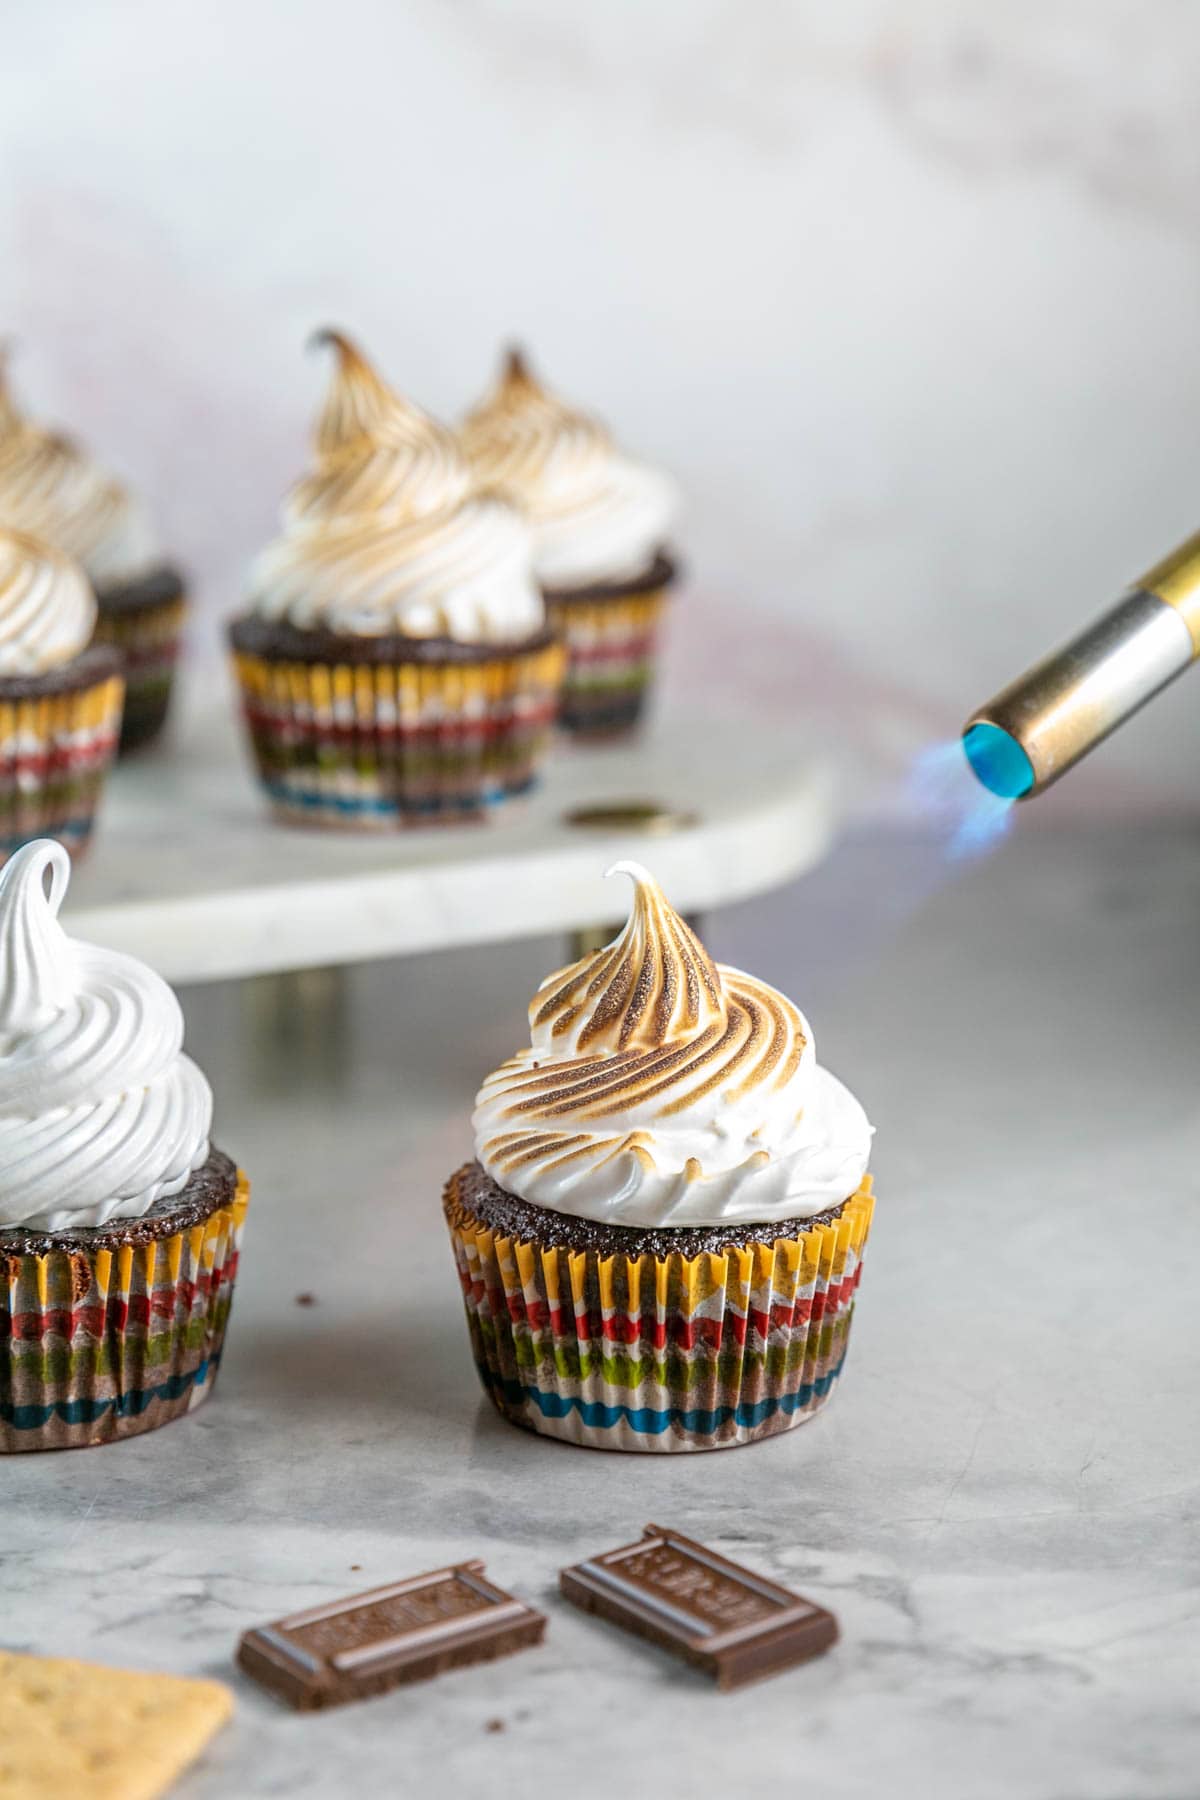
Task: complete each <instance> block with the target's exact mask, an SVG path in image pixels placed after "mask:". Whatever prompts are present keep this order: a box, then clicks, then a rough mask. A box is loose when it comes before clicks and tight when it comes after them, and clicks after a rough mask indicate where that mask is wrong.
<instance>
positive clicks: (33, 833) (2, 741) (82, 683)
mask: <svg viewBox="0 0 1200 1800" xmlns="http://www.w3.org/2000/svg"><path fill="white" fill-rule="evenodd" d="M123 692H124V683H123V680H122V677H121V665H120V659H119V657H118V656H117V655H116V654H115V652H114V651H112V650H105V649H99V648H93V649H90V650H85V651H84V653H83V655H82V656H77V657H76V658H75V659H74V661H72V662H69V663H66V664H64V665H63V666H62V667H61V668H58V669H52V670H50V671H49V672H48V673H46V674H45V675H29V676H25V675H13V676H6V677H3V678H0V863H4V862H6V861H7V860H8V858H9V857H10V856H11V855H12V853H13V851H14V850H19V849H20V847H21V845H22V844H28V843H30V842H31V841H32V840H33V839H34V838H39V837H48V838H54V839H55V840H56V841H57V842H58V843H60V844H62V845H63V846H64V848H65V849H67V850H69V851H70V852H71V854H72V856H79V855H80V854H81V853H82V852H83V850H84V849H85V848H86V847H87V843H88V840H89V838H90V837H91V834H92V826H93V823H94V820H95V815H96V808H97V805H98V804H99V800H100V794H101V791H102V790H103V787H104V781H105V777H106V776H107V774H108V771H109V768H110V766H111V764H112V760H113V757H114V756H115V754H116V749H117V736H118V733H119V731H120V726H121V703H122V696H123Z"/></svg>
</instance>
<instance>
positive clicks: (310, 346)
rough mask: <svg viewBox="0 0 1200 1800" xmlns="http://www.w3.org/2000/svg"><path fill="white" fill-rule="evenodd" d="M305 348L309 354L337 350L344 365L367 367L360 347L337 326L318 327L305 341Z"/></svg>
mask: <svg viewBox="0 0 1200 1800" xmlns="http://www.w3.org/2000/svg"><path fill="white" fill-rule="evenodd" d="M304 348H305V349H306V350H307V351H309V352H312V351H314V350H326V349H329V350H336V351H337V353H338V356H339V357H340V358H341V360H342V362H343V364H345V363H359V364H361V365H363V366H366V362H367V359H366V357H365V356H364V355H363V353H362V351H361V350H360V349H359V347H358V345H357V344H356V343H355V342H354V339H353V338H351V337H348V336H347V334H346V333H345V332H344V331H342V330H340V329H339V327H338V326H336V325H318V326H317V329H316V330H315V331H312V332H310V333H309V335H308V337H307V339H306V340H305V344H304Z"/></svg>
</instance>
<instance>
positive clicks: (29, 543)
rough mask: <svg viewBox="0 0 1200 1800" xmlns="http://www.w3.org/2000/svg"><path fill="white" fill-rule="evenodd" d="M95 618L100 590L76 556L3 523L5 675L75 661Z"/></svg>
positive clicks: (1, 659)
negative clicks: (96, 590)
mask: <svg viewBox="0 0 1200 1800" xmlns="http://www.w3.org/2000/svg"><path fill="white" fill-rule="evenodd" d="M95 623H96V599H95V595H94V594H93V593H92V590H91V588H90V587H89V586H88V583H87V581H86V579H85V577H84V574H83V571H82V570H81V569H79V568H77V567H76V565H75V564H74V563H73V562H72V561H71V559H70V557H68V556H64V555H63V553H62V551H61V550H54V549H52V548H51V547H50V545H49V544H44V543H42V542H40V541H39V539H37V538H34V537H30V536H29V535H28V533H27V532H24V531H9V530H6V529H5V528H4V527H2V526H0V677H3V676H6V675H44V674H46V673H47V671H49V670H50V669H57V668H59V667H61V665H62V664H63V663H67V662H70V661H71V660H72V659H73V658H74V657H76V656H78V655H79V653H80V651H81V650H84V649H86V647H87V645H88V643H89V641H90V639H91V635H92V631H93V629H94V627H95Z"/></svg>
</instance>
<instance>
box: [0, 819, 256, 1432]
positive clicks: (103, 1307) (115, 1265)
mask: <svg viewBox="0 0 1200 1800" xmlns="http://www.w3.org/2000/svg"><path fill="white" fill-rule="evenodd" d="M69 877H70V863H69V860H68V858H67V856H66V853H65V852H64V851H63V849H62V847H61V845H59V844H55V843H52V842H49V841H47V840H41V841H39V842H36V843H32V844H27V845H25V846H24V847H23V848H22V849H20V850H18V851H17V853H16V854H15V855H14V856H13V857H12V858H11V859H10V860H9V862H8V863H7V865H6V866H5V868H4V869H3V870H0V1451H14V1450H56V1449H64V1448H69V1447H73V1446H77V1445H84V1444H99V1443H106V1442H109V1441H111V1440H112V1439H114V1438H121V1437H131V1436H134V1435H135V1434H137V1433H140V1432H144V1431H150V1430H153V1429H154V1428H155V1427H156V1426H158V1425H164V1424H166V1423H167V1422H168V1421H169V1420H172V1419H176V1418H178V1417H180V1416H181V1415H182V1414H183V1413H185V1412H187V1411H189V1410H190V1409H191V1408H192V1407H194V1406H196V1405H197V1404H198V1402H199V1401H200V1400H202V1399H203V1398H204V1397H205V1396H206V1395H207V1394H208V1393H210V1392H211V1391H212V1385H213V1382H214V1380H215V1378H216V1371H217V1364H218V1362H219V1360H220V1355H221V1349H222V1345H223V1342H224V1337H225V1327H226V1323H227V1320H228V1316H229V1307H230V1301H231V1298H232V1293H233V1284H234V1279H235V1277H236V1274H237V1262H238V1247H239V1244H240V1240H241V1232H242V1222H243V1219H244V1218H245V1213H246V1206H247V1203H248V1197H249V1189H248V1185H247V1182H246V1178H245V1176H244V1175H242V1174H241V1172H240V1171H239V1170H238V1169H237V1168H236V1167H235V1165H234V1164H233V1163H232V1162H231V1161H230V1159H229V1158H228V1157H227V1156H225V1155H224V1154H223V1153H222V1152H221V1151H220V1150H218V1149H217V1148H216V1147H215V1146H214V1145H213V1144H212V1143H211V1141H210V1136H209V1133H210V1129H211V1124H212V1093H211V1090H210V1088H209V1085H208V1082H207V1081H206V1080H205V1078H204V1076H203V1075H202V1074H201V1072H200V1070H199V1069H198V1068H197V1067H196V1065H195V1064H194V1063H193V1062H192V1061H191V1060H190V1059H189V1058H188V1057H186V1056H185V1055H184V1054H183V1050H182V1046H183V1016H182V1014H181V1012H180V1010H179V1003H178V1001H177V1000H176V998H175V996H174V994H173V993H172V992H171V990H170V988H169V987H168V986H167V984H166V982H165V981H163V980H162V979H161V978H160V977H159V976H158V975H155V974H154V973H153V971H152V970H150V969H148V968H147V967H146V966H145V965H144V964H143V963H140V962H137V961H135V959H134V958H133V957H130V956H122V955H119V954H117V953H116V952H115V951H111V950H102V949H99V948H97V947H96V946H94V945H91V944H83V943H79V942H77V941H75V940H74V939H72V938H70V937H68V936H67V934H66V932H65V931H64V930H63V928H62V926H61V924H60V923H59V920H58V911H59V907H60V906H61V904H62V900H63V896H64V894H65V892H66V889H67V884H68V880H69Z"/></svg>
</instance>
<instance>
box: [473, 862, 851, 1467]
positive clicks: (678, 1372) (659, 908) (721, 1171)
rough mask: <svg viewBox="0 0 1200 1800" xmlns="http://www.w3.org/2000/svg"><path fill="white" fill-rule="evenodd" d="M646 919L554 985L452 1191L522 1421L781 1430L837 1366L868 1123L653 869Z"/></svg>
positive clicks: (693, 1436)
mask: <svg viewBox="0 0 1200 1800" xmlns="http://www.w3.org/2000/svg"><path fill="white" fill-rule="evenodd" d="M610 873H614V874H617V873H619V874H624V875H627V876H629V877H630V879H631V880H632V881H633V884H634V898H633V908H632V911H631V913H630V918H629V923H628V924H627V926H626V927H625V930H624V931H623V932H622V933H621V934H620V936H619V937H618V938H617V939H616V940H615V941H614V942H613V943H611V944H609V945H608V946H607V947H606V948H605V949H603V950H599V951H597V952H596V953H595V954H594V955H592V956H587V957H584V958H583V959H582V961H580V962H577V963H574V964H572V965H571V967H569V968H566V969H561V970H560V971H559V972H558V973H557V974H555V975H551V976H549V977H548V979H547V980H546V981H544V982H543V983H542V985H541V987H540V988H539V989H538V991H537V993H536V994H535V995H534V998H533V1000H532V1002H531V1004H530V1008H529V1022H530V1040H531V1041H530V1043H529V1045H528V1047H527V1048H526V1049H524V1050H521V1051H519V1052H518V1053H517V1055H516V1056H514V1057H512V1058H511V1059H510V1061H508V1062H506V1063H504V1064H503V1065H502V1066H501V1067H500V1068H499V1069H497V1070H496V1071H495V1072H494V1073H493V1074H491V1075H489V1076H488V1078H487V1080H486V1081H485V1082H484V1084H483V1087H482V1088H481V1089H480V1092H479V1095H478V1098H477V1100H476V1108H475V1116H474V1129H475V1159H474V1161H472V1162H470V1163H467V1164H466V1165H464V1167H462V1168H461V1169H459V1170H458V1171H457V1172H456V1173H455V1174H454V1175H452V1176H451V1178H450V1181H449V1183H448V1184H447V1187H446V1192H445V1197H444V1208H445V1214H446V1220H447V1224H448V1225H449V1228H450V1237H451V1241H452V1243H453V1247H454V1256H455V1261H456V1263H457V1265H458V1273H459V1279H460V1281H461V1284H462V1290H463V1297H464V1300H465V1303H466V1313H467V1327H468V1330H469V1333H470V1338H471V1346H472V1350H473V1352H474V1356H475V1362H476V1365H477V1367H478V1370H479V1374H480V1378H481V1380H482V1382H483V1385H484V1388H485V1390H486V1392H487V1393H488V1394H489V1395H490V1396H491V1398H492V1400H493V1401H494V1402H495V1404H496V1406H497V1407H498V1409H499V1410H500V1412H501V1413H502V1414H503V1415H504V1417H505V1418H507V1419H509V1420H511V1421H512V1422H513V1423H514V1424H516V1425H523V1426H526V1427H527V1428H528V1429H529V1430H531V1431H536V1432H540V1433H542V1434H543V1435H545V1436H548V1437H557V1438H565V1439H567V1440H569V1441H570V1442H571V1443H576V1444H586V1445H590V1446H593V1447H596V1448H600V1449H610V1450H656V1451H658V1450H716V1449H721V1448H723V1447H725V1446H727V1445H734V1444H746V1443H750V1442H752V1441H754V1440H755V1439H757V1438H761V1437H769V1436H773V1435H774V1434H775V1433H777V1432H780V1431H786V1430H788V1429H789V1428H790V1427H791V1426H793V1425H796V1424H798V1423H799V1422H800V1421H801V1420H802V1419H807V1418H811V1417H812V1415H813V1414H814V1413H815V1412H816V1411H817V1410H818V1409H819V1408H820V1407H821V1406H822V1405H823V1404H824V1403H825V1401H826V1400H827V1398H828V1396H829V1393H830V1391H831V1389H832V1387H833V1385H834V1383H835V1382H836V1381H837V1379H838V1376H839V1375H840V1373H841V1369H842V1366H843V1363H844V1361H845V1356H846V1345H847V1338H848V1334H849V1330H850V1321H851V1317H852V1314H853V1310H854V1297H855V1293H856V1291H857V1287H858V1281H859V1275H860V1272H861V1267H862V1258H863V1252H864V1249H865V1246H866V1241H867V1232H868V1229H869V1226H870V1222H871V1212H872V1206H873V1200H872V1192H871V1178H870V1176H869V1175H868V1173H867V1163H868V1160H869V1156H870V1148H871V1127H870V1125H869V1124H868V1122H867V1118H866V1114H865V1113H864V1112H863V1109H862V1107H861V1106H860V1105H859V1103H858V1101H857V1100H856V1099H855V1098H854V1096H853V1095H852V1094H851V1093H849V1092H848V1090H847V1089H846V1088H844V1087H843V1086H842V1084H841V1083H840V1082H839V1081H837V1080H836V1079H835V1077H834V1076H832V1075H831V1074H830V1073H829V1072H828V1070H827V1069H825V1068H823V1067H821V1066H819V1065H818V1063H817V1061H816V1056H815V1052H814V1049H813V1042H812V1033H811V1031H810V1029H809V1026H808V1023H807V1021H806V1020H805V1019H804V1017H803V1016H802V1014H801V1013H800V1012H799V1011H798V1010H797V1008H796V1007H794V1006H793V1005H792V1003H791V1001H790V1000H787V999H785V998H784V996H783V995H782V994H779V993H777V992H776V991H775V990H774V989H773V988H771V987H768V986H767V984H766V983H765V982H763V981H758V980H756V979H755V978H754V977H753V976H751V975H746V974H743V973H742V971H741V970H739V969H731V968H726V967H724V966H722V965H719V964H716V963H714V962H713V961H712V960H711V959H710V957H709V956H708V954H707V953H706V951H705V950H704V948H703V946H702V945H701V944H700V942H699V941H698V939H697V938H696V936H695V935H694V933H693V932H692V931H691V930H690V929H689V927H688V926H687V925H686V924H685V923H684V921H683V920H682V919H681V918H680V917H679V915H678V914H677V913H675V912H673V911H672V910H671V908H670V906H668V904H667V902H666V900H665V899H664V898H663V895H662V893H661V891H660V890H659V888H658V887H657V886H656V885H655V883H654V881H653V879H652V877H651V876H650V875H648V874H647V872H646V871H645V870H644V869H643V868H641V867H639V865H638V864H636V863H619V864H618V865H617V866H616V868H615V869H614V870H612V871H610Z"/></svg>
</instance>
